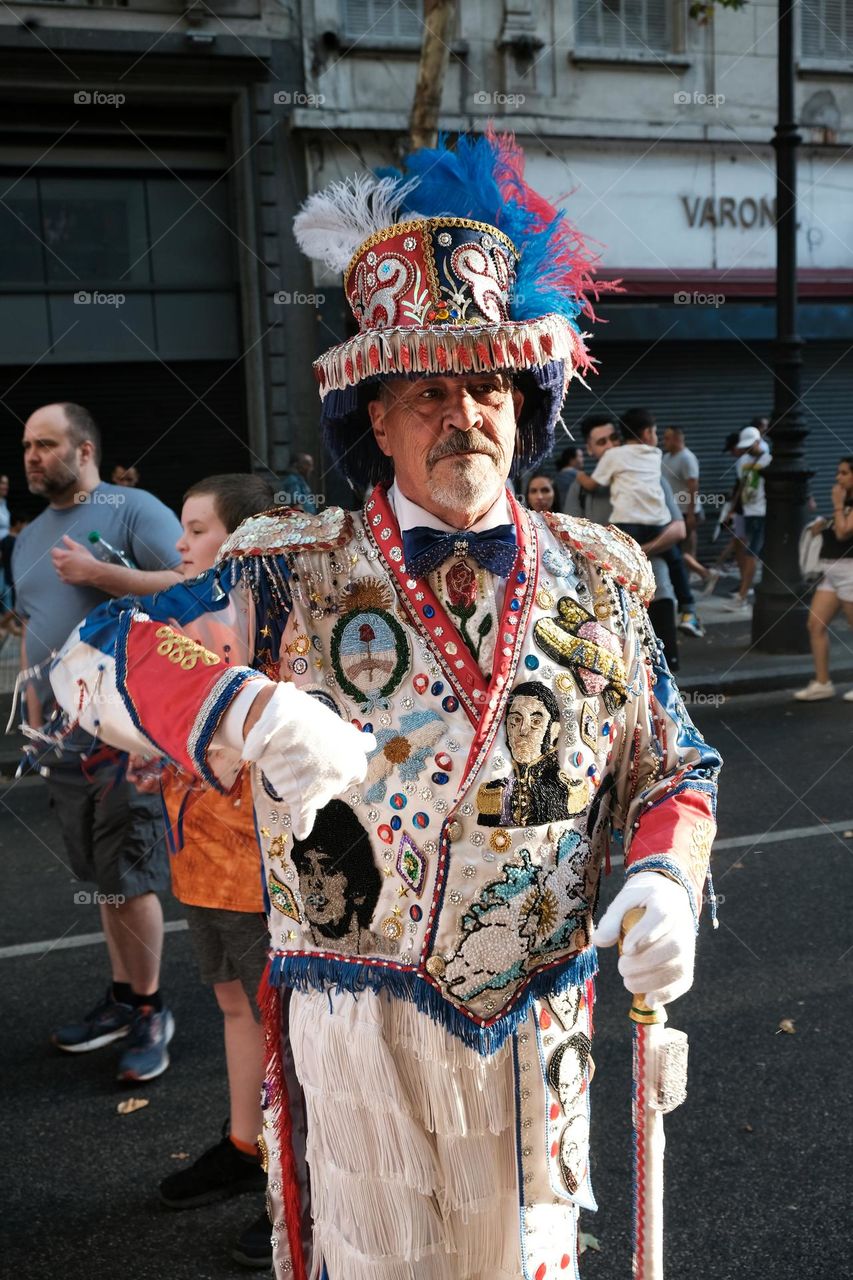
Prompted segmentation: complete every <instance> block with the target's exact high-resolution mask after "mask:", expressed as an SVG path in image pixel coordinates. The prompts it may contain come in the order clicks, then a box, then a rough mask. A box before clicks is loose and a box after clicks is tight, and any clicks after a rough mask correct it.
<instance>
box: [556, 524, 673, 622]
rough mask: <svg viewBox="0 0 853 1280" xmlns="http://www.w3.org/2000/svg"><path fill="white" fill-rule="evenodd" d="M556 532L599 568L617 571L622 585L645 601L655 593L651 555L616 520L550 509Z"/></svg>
mask: <svg viewBox="0 0 853 1280" xmlns="http://www.w3.org/2000/svg"><path fill="white" fill-rule="evenodd" d="M545 519H546V521H547V522H548V525H549V527H550V528H551V530H552V532H553V533H554V534H555V535H556V537H558V538H559V539H560V541H561V542H564V543H566V545H567V546H570V547H573V548H574V549H575V551H577V552H579V553H580V554H581V555H582V556H585V557H586V559H587V560H589V561H591V562H592V564H594V565H595V566H596V567H597V568H598V569H601V570H603V572H604V573H609V574H612V575H613V578H614V579H615V580H616V582H618V583H619V585H620V586H622V587H625V588H626V589H627V590H628V591H634V592H636V594H637V595H638V596H639V597H640V599H641V600H642V602H643V604H648V603H649V601H650V600H651V599H652V597H653V596H654V594H655V577H654V574H653V573H652V567H651V565H650V564H649V561H648V557H647V556H645V555H644V554H643V552H642V551H641V550H640V548H639V546H638V545H637V543H636V542H635V541H634V539H633V538H630V537H629V536H628V534H627V533H623V532H622V530H621V529H617V528H616V526H615V525H612V524H607V525H603V524H595V523H594V522H593V521H592V520H582V519H580V518H577V517H574V516H564V515H561V514H559V513H557V512H554V513H546V514H545Z"/></svg>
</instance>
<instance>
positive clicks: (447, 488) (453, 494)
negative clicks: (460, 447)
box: [430, 454, 501, 509]
mask: <svg viewBox="0 0 853 1280" xmlns="http://www.w3.org/2000/svg"><path fill="white" fill-rule="evenodd" d="M436 469H437V468H436ZM500 485H501V480H500V476H499V475H498V474H497V469H496V467H495V464H494V462H493V461H492V459H491V458H488V457H486V456H485V454H476V455H474V456H473V457H472V456H471V455H467V456H466V457H463V458H459V459H457V460H456V461H454V462H452V463H451V465H450V467H447V466H444V467H442V468H441V475H440V477H438V476H436V474H435V472H433V475H432V477H431V478H430V490H431V492H432V496H433V498H434V499H435V501H436V502H437V503H438V504H439V505H440V506H442V507H447V508H451V509H459V508H465V507H475V506H479V505H480V503H481V502H483V501H484V500H485V499H486V498H487V497H488V496H489V495H490V494H493V495H494V497H493V501H494V499H495V498H497V496H498V493H499V492H500Z"/></svg>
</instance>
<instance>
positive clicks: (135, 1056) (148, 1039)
mask: <svg viewBox="0 0 853 1280" xmlns="http://www.w3.org/2000/svg"><path fill="white" fill-rule="evenodd" d="M174 1034H175V1019H174V1018H173V1017H172V1015H171V1013H170V1012H169V1010H168V1009H163V1010H162V1011H158V1010H157V1009H152V1008H151V1006H150V1004H143V1005H140V1007H139V1008H138V1009H137V1010H136V1011H135V1014H134V1018H133V1026H132V1027H131V1028H130V1035H129V1036H128V1038H127V1048H126V1049H125V1050H124V1052H123V1053H122V1055H121V1057H120V1058H119V1063H118V1078H119V1080H154V1079H156V1077H157V1076H161V1075H162V1074H163V1072H164V1071H165V1070H166V1068H167V1067H168V1065H169V1047H168V1046H169V1041H170V1040H171V1039H172V1036H173V1035H174Z"/></svg>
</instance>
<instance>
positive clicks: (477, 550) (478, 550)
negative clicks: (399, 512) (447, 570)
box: [403, 524, 517, 578]
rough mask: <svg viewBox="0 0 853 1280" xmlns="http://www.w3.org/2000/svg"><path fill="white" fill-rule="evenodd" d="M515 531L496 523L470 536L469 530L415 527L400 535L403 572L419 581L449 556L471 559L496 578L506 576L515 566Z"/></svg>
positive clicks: (470, 531) (512, 528)
mask: <svg viewBox="0 0 853 1280" xmlns="http://www.w3.org/2000/svg"><path fill="white" fill-rule="evenodd" d="M516 546H517V543H516V538H515V528H514V526H513V525H511V524H499V525H496V526H495V528H494V529H484V530H483V532H482V533H474V532H472V530H470V529H462V530H453V531H452V532H450V533H446V532H445V531H444V530H442V529H428V528H426V526H424V525H418V526H417V527H416V528H414V529H407V530H406V531H405V533H404V534H403V556H404V558H405V561H406V569H407V570H408V572H409V573H410V574H411V575H412V576H413V577H415V578H423V577H425V576H426V575H427V574H428V573H431V572H432V570H433V569H437V568H438V566H439V565H440V564H444V561H445V560H449V559H450V557H451V556H458V557H459V558H460V559H461V558H463V557H465V556H471V557H472V558H473V559H474V560H476V561H477V563H478V564H481V565H482V566H483V568H484V569H488V570H489V572H490V573H496V574H497V575H498V577H500V578H507V577H509V575H510V573H511V572H512V566H513V564H514V563H515V552H516Z"/></svg>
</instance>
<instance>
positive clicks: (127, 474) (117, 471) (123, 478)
mask: <svg viewBox="0 0 853 1280" xmlns="http://www.w3.org/2000/svg"><path fill="white" fill-rule="evenodd" d="M110 479H111V480H112V482H113V484H120V485H123V486H124V487H125V488H126V489H135V488H136V486H137V485H138V484H139V471H138V469H137V468H136V467H122V466H116V467H113V471H112V475H111V476H110Z"/></svg>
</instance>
